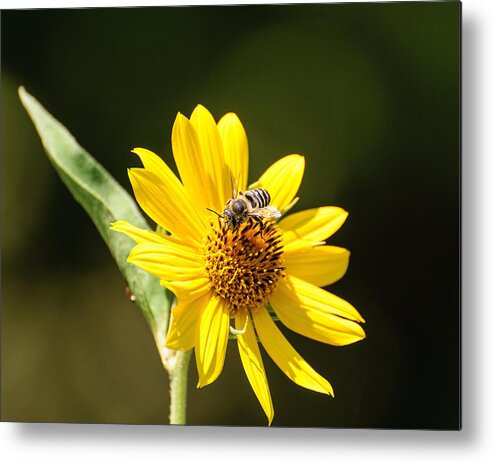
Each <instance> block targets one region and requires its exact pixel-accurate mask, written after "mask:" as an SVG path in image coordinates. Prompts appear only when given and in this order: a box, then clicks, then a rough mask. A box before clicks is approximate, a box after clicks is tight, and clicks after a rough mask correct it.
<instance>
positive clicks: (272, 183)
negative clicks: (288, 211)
mask: <svg viewBox="0 0 493 462" xmlns="http://www.w3.org/2000/svg"><path fill="white" fill-rule="evenodd" d="M304 171H305V158H304V157H303V156H300V155H299V154H290V155H288V156H285V157H283V158H282V159H279V160H278V161H277V162H275V163H274V164H272V165H271V166H270V167H269V168H268V169H267V170H266V171H265V172H264V174H263V175H262V176H261V177H260V178H259V180H258V182H256V183H255V187H257V188H264V189H267V191H269V194H270V197H271V201H270V203H271V204H272V205H274V206H276V207H277V208H278V209H279V210H280V211H281V212H283V210H284V209H285V208H286V207H287V206H288V205H289V204H290V203H291V201H292V200H293V199H294V197H295V196H296V193H297V192H298V189H299V187H300V184H301V180H302V179H303V172H304Z"/></svg>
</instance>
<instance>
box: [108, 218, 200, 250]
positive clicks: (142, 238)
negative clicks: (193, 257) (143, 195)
mask: <svg viewBox="0 0 493 462" xmlns="http://www.w3.org/2000/svg"><path fill="white" fill-rule="evenodd" d="M111 229H112V230H113V231H118V232H120V233H123V234H126V235H127V236H128V237H130V238H132V239H133V240H134V241H135V242H137V244H144V243H146V242H149V243H155V244H167V243H168V242H172V243H180V244H181V245H185V246H188V247H190V250H192V249H193V248H194V246H193V245H189V243H188V242H181V241H179V240H178V239H176V238H175V237H173V236H166V235H164V234H162V233H158V232H156V231H151V230H150V229H141V228H138V227H137V226H134V225H132V224H131V223H127V222H126V221H115V222H114V223H111Z"/></svg>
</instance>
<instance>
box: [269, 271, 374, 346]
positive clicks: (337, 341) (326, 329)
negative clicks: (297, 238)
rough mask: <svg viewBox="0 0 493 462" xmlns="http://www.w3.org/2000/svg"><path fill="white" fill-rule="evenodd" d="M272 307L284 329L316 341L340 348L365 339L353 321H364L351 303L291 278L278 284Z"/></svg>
mask: <svg viewBox="0 0 493 462" xmlns="http://www.w3.org/2000/svg"><path fill="white" fill-rule="evenodd" d="M271 304H272V308H274V311H275V313H276V314H277V316H278V317H279V320H280V321H281V322H282V323H283V324H284V325H285V326H286V327H288V328H289V329H291V330H293V331H294V332H297V333H299V334H301V335H304V336H306V337H309V338H312V339H314V340H318V341H319V342H324V343H329V344H330V345H337V346H341V345H349V344H350V343H354V342H357V341H359V340H362V339H364V338H365V332H364V330H363V329H362V328H361V326H360V325H359V324H357V323H356V322H354V321H353V320H356V321H359V322H364V319H363V318H362V317H361V315H360V314H359V313H358V312H357V311H356V309H355V308H354V307H353V306H352V305H351V304H350V303H348V302H346V301H345V300H343V299H342V298H339V297H337V296H335V295H333V294H331V293H329V292H327V291H325V290H323V289H320V288H319V287H317V286H314V285H313V284H309V283H308V282H305V281H302V280H301V279H297V278H295V277H293V276H287V277H286V279H285V280H282V281H280V282H279V284H278V286H277V288H276V291H275V292H274V295H273V296H272V299H271ZM345 318H348V319H345Z"/></svg>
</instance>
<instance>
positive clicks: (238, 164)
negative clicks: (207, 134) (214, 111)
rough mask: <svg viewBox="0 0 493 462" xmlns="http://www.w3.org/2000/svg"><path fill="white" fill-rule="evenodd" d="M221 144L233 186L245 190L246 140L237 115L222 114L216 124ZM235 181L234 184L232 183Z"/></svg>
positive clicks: (246, 168) (246, 175)
mask: <svg viewBox="0 0 493 462" xmlns="http://www.w3.org/2000/svg"><path fill="white" fill-rule="evenodd" d="M217 128H218V130H219V135H220V137H221V141H222V144H223V152H224V158H225V161H226V165H227V166H228V167H229V170H230V172H231V176H232V179H233V186H236V188H237V189H238V190H240V191H245V190H246V187H247V182H248V140H247V136H246V133H245V129H244V128H243V125H242V124H241V122H240V119H239V118H238V116H237V115H236V114H234V113H232V112H230V113H228V114H226V115H224V116H223V117H222V118H221V120H220V121H219V123H218V124H217ZM234 182H236V184H234Z"/></svg>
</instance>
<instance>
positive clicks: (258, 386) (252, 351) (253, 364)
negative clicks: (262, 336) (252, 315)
mask: <svg viewBox="0 0 493 462" xmlns="http://www.w3.org/2000/svg"><path fill="white" fill-rule="evenodd" d="M245 323H247V324H246V331H245V333H244V334H243V335H238V337H237V342H238V350H239V352H240V358H241V362H242V364H243V369H245V373H246V375H247V377H248V380H249V382H250V385H251V386H252V388H253V391H254V392H255V395H256V396H257V399H258V400H259V402H260V405H261V406H262V409H263V410H264V412H265V414H266V416H267V419H268V421H269V425H270V424H271V423H272V419H273V418H274V407H273V406H272V399H271V396H270V391H269V383H268V382H267V376H266V375H265V369H264V363H263V362H262V357H261V356H260V350H259V347H258V343H257V337H256V336H255V331H254V328H253V323H252V322H251V320H250V321H248V320H247V316H246V314H242V315H240V316H238V317H237V318H236V319H235V327H236V329H238V330H242V329H243V328H244V326H245Z"/></svg>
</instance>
